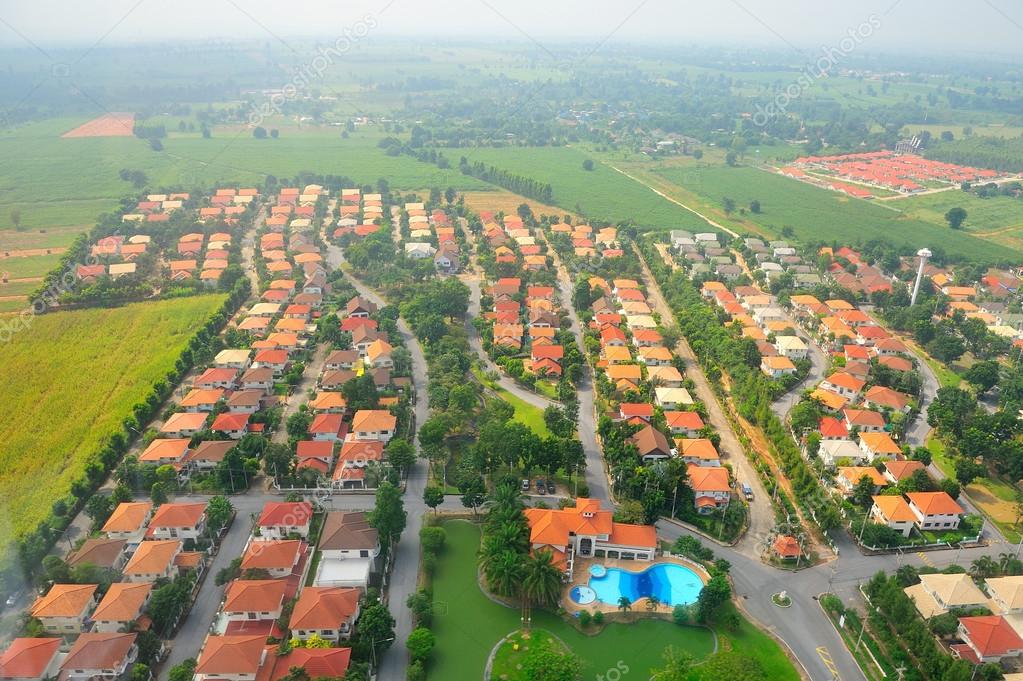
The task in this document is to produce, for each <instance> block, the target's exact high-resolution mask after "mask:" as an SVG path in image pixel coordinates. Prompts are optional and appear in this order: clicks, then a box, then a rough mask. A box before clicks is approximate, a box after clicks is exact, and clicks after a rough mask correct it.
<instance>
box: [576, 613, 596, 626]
mask: <svg viewBox="0 0 1023 681" xmlns="http://www.w3.org/2000/svg"><path fill="white" fill-rule="evenodd" d="M592 621H593V615H591V614H590V611H589V610H583V611H582V612H581V613H579V624H580V625H581V626H582V627H583V628H585V627H588V626H590V622H592Z"/></svg>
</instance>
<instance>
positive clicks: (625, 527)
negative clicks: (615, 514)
mask: <svg viewBox="0 0 1023 681" xmlns="http://www.w3.org/2000/svg"><path fill="white" fill-rule="evenodd" d="M608 542H609V543H611V544H618V545H620V546H643V547H647V548H651V549H653V548H657V529H656V528H654V526H653V525H631V524H629V523H612V525H611V536H610V537H609V538H608Z"/></svg>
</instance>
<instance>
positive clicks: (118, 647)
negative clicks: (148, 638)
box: [60, 633, 137, 675]
mask: <svg viewBox="0 0 1023 681" xmlns="http://www.w3.org/2000/svg"><path fill="white" fill-rule="evenodd" d="M136 637H137V634H98V633H90V634H82V635H81V636H79V637H78V639H77V640H76V641H75V644H74V645H73V646H71V650H69V651H68V654H67V657H65V658H64V661H63V662H62V663H61V665H60V668H61V671H62V672H67V671H68V670H71V669H112V668H114V667H117V666H118V665H119V664H121V663H122V662H123V661H124V660H125V658H126V657H127V656H128V653H129V651H130V650H131V647H132V646H133V645H134V644H135V638H136ZM62 675H63V674H62Z"/></svg>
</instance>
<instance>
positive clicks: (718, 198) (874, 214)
mask: <svg viewBox="0 0 1023 681" xmlns="http://www.w3.org/2000/svg"><path fill="white" fill-rule="evenodd" d="M658 172H659V174H661V175H662V176H663V177H665V178H666V179H668V180H670V181H672V182H673V183H675V184H678V185H680V186H683V187H685V188H687V189H689V190H690V191H692V192H694V193H696V194H698V195H700V196H702V197H704V198H706V199H708V200H710V201H712V202H717V203H718V205H719V207H720V205H721V204H722V202H723V199H724V198H725V197H728V198H730V199H732V200H733V201H735V204H736V206H737V207H742V206H748V205H749V203H750V202H751V201H753V200H757V201H760V204H761V213H759V214H757V215H754V214H752V213H749V212H747V214H746V215H745V216H744V217H741V218H736V220H743V221H745V222H747V223H749V224H750V225H752V226H753V227H751V228H750V229H753V228H754V227H757V226H759V227H760V228H763V229H766V230H768V231H770V232H772V233H775V234H780V233H781V230H782V229H783V228H784V227H791V228H792V230H793V231H794V232H795V235H796V238H798V239H800V240H804V241H808V240H814V239H823V240H826V241H832V240H834V241H837V242H839V243H849V239H850V238H853V239H854V240H857V241H858V240H862V241H866V240H868V239H875V238H876V239H884V240H887V241H890V242H892V243H895V244H899V245H905V246H909V247H913V248H919V247H920V245H921V244H927V245H929V246H931V247H934V246H940V247H942V248H944V249H945V252H946V253H949V254H956V255H960V256H963V257H967V258H972V259H976V260H984V261H989V262H995V261H999V260H1004V259H1006V258H1008V257H1012V256H1013V255H1014V254H1012V253H1009V252H1008V251H1007V250H1006V248H1005V247H1003V246H999V245H997V244H994V243H989V242H987V241H984V240H983V239H979V238H977V237H975V236H973V235H971V234H969V233H967V232H965V231H956V230H952V229H949V228H948V227H947V226H943V225H939V224H935V223H932V222H927V221H924V220H920V219H916V218H913V217H911V216H909V215H905V214H903V213H900V212H898V211H897V210H892V209H891V208H890V207H886V206H888V205H890V204H884V203H881V202H876V203H871V202H868V201H862V200H858V199H853V198H850V197H847V196H845V195H842V194H839V193H837V192H832V191H829V190H826V189H821V188H819V187H814V186H812V185H809V184H807V183H805V182H800V181H798V180H794V179H791V178H788V177H784V176H782V175H778V174H776V173H772V172H768V171H766V170H758V169H756V168H751V167H738V168H729V167H725V166H717V167H713V166H706V167H699V168H689V169H664V170H660V171H658ZM894 203H895V204H897V203H898V202H894ZM733 215H734V214H733ZM732 224H735V223H734V222H733V223H732ZM736 231H741V229H737V230H736Z"/></svg>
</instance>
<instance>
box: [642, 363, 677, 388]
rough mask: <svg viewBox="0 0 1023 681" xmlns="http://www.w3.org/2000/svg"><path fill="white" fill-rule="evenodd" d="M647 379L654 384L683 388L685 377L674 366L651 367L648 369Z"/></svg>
mask: <svg viewBox="0 0 1023 681" xmlns="http://www.w3.org/2000/svg"><path fill="white" fill-rule="evenodd" d="M647 380H649V381H650V383H651V384H653V385H654V386H662V387H665V388H681V387H682V385H683V383H685V379H683V378H682V373H681V372H680V371H679V370H678V369H676V368H675V367H674V366H666V367H649V368H648V369H647Z"/></svg>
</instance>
